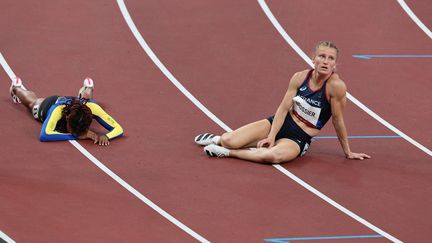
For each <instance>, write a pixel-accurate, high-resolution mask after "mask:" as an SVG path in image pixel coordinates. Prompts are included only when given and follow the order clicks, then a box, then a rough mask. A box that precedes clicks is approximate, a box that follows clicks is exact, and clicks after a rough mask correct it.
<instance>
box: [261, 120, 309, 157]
mask: <svg viewBox="0 0 432 243" xmlns="http://www.w3.org/2000/svg"><path fill="white" fill-rule="evenodd" d="M273 118H274V115H273V116H270V117H268V118H267V120H268V121H269V122H270V124H272V123H273ZM281 138H287V139H289V140H292V141H294V142H295V143H297V144H298V145H299V147H300V153H299V154H298V155H297V157H300V156H303V155H304V154H305V153H306V151H307V150H308V148H309V146H310V143H311V139H312V137H311V136H309V134H307V133H306V132H305V131H303V129H301V128H300V127H299V126H298V125H297V123H296V122H295V121H294V120H293V119H292V117H291V114H290V113H288V114H287V116H286V118H285V121H284V123H283V125H282V127H281V129H280V130H279V132H278V133H277V134H276V141H277V140H278V139H281Z"/></svg>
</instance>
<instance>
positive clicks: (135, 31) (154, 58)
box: [117, 0, 231, 131]
mask: <svg viewBox="0 0 432 243" xmlns="http://www.w3.org/2000/svg"><path fill="white" fill-rule="evenodd" d="M117 4H118V5H119V8H120V11H121V13H122V14H123V18H124V19H125V21H126V23H127V25H128V26H129V28H130V30H131V31H132V33H133V35H134V36H135V39H136V40H137V41H138V43H139V44H140V45H141V47H142V48H143V49H144V51H145V52H146V53H147V55H148V56H149V57H150V58H151V60H152V61H153V62H154V63H155V64H156V66H158V68H159V69H160V70H161V71H162V73H163V74H164V75H165V76H166V77H167V78H168V79H169V80H170V81H171V83H173V84H174V85H175V86H176V87H177V88H178V89H179V90H180V91H181V92H182V93H183V94H184V95H185V96H186V97H187V98H188V99H189V100H190V101H191V102H192V103H193V104H194V105H196V106H197V107H198V108H199V109H200V110H201V111H202V112H204V114H206V115H207V116H208V117H209V118H210V119H212V120H213V121H217V124H219V125H220V126H221V127H222V128H223V129H225V130H227V131H228V130H231V129H230V128H229V127H228V126H227V125H225V123H223V122H222V121H221V120H220V119H219V118H217V117H216V116H215V115H214V114H213V113H212V112H210V111H209V110H208V109H207V107H205V106H204V105H203V104H202V103H201V102H199V101H198V100H197V99H196V98H195V97H194V96H193V95H192V94H191V93H190V92H189V91H188V90H187V89H186V88H185V87H184V86H183V85H182V84H181V83H180V82H179V81H178V80H177V79H176V78H175V77H174V75H172V74H171V72H170V71H169V70H168V69H167V68H166V67H165V65H164V64H163V63H162V62H161V61H160V60H159V58H158V57H157V56H156V54H155V53H154V52H153V50H152V49H151V48H150V46H149V45H148V44H147V42H146V41H145V40H144V38H143V37H142V35H141V33H140V32H139V31H138V28H137V27H136V25H135V23H134V22H133V20H132V18H131V16H130V14H129V11H128V10H127V7H126V5H125V3H124V1H123V0H117Z"/></svg>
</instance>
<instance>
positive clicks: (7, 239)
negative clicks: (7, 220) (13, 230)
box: [0, 230, 15, 243]
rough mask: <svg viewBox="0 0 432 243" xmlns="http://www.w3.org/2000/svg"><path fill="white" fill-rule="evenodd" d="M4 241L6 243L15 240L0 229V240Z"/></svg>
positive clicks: (11, 242)
mask: <svg viewBox="0 0 432 243" xmlns="http://www.w3.org/2000/svg"><path fill="white" fill-rule="evenodd" d="M1 241H4V242H6V243H15V241H14V240H13V239H12V238H10V237H9V236H8V235H7V234H5V233H3V231H1V230H0V242H1Z"/></svg>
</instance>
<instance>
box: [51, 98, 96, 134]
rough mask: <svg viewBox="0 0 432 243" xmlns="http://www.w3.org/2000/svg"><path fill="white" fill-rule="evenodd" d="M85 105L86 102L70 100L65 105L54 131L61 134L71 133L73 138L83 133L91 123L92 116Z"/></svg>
mask: <svg viewBox="0 0 432 243" xmlns="http://www.w3.org/2000/svg"><path fill="white" fill-rule="evenodd" d="M86 103H87V100H79V99H72V100H71V101H70V102H68V103H66V106H65V107H64V108H63V110H62V118H61V119H60V121H59V122H58V123H57V126H56V130H57V131H59V132H61V133H71V134H72V135H73V136H80V135H82V134H83V133H85V132H86V131H87V130H88V129H89V127H90V125H91V123H92V121H93V114H92V112H91V110H90V108H88V106H86Z"/></svg>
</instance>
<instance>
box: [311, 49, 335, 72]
mask: <svg viewBox="0 0 432 243" xmlns="http://www.w3.org/2000/svg"><path fill="white" fill-rule="evenodd" d="M336 58H337V51H336V49H334V48H330V47H326V46H320V47H319V48H318V50H316V52H315V57H314V58H313V63H314V65H315V70H316V71H317V72H318V73H321V74H327V75H328V74H331V73H332V72H334V71H335V69H336Z"/></svg>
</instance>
